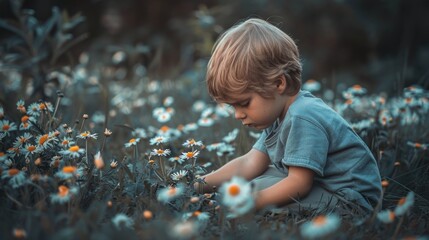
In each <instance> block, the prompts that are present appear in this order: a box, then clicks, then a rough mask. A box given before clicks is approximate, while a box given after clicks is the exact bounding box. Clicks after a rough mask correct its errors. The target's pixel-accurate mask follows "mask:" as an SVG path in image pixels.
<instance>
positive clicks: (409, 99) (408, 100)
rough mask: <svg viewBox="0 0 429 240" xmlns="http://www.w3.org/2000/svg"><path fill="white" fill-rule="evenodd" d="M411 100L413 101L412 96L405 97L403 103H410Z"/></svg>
mask: <svg viewBox="0 0 429 240" xmlns="http://www.w3.org/2000/svg"><path fill="white" fill-rule="evenodd" d="M411 102H413V99H412V98H405V103H408V104H409V103H411Z"/></svg>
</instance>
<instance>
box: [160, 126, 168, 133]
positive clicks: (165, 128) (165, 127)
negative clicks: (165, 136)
mask: <svg viewBox="0 0 429 240" xmlns="http://www.w3.org/2000/svg"><path fill="white" fill-rule="evenodd" d="M169 129H170V128H169V127H167V126H165V125H164V126H162V127H161V128H160V129H159V130H161V131H162V132H167V131H168V130H169Z"/></svg>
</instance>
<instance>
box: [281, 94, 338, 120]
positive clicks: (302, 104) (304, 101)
mask: <svg viewBox="0 0 429 240" xmlns="http://www.w3.org/2000/svg"><path fill="white" fill-rule="evenodd" d="M326 114H328V115H332V114H333V115H337V113H336V112H335V111H334V110H333V109H332V108H331V107H330V106H329V105H327V104H326V103H325V102H324V101H323V100H322V99H320V98H318V97H315V96H314V95H313V94H311V93H310V92H308V91H305V90H301V91H300V92H299V93H298V96H297V97H296V99H295V101H294V102H293V103H292V104H291V106H290V107H289V109H288V115H290V117H301V118H306V117H310V118H313V117H318V116H320V117H322V118H323V116H324V115H326Z"/></svg>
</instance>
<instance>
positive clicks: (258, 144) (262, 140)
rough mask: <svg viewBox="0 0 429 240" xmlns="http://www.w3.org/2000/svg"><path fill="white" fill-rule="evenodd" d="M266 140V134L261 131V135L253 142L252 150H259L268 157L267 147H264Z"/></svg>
mask: <svg viewBox="0 0 429 240" xmlns="http://www.w3.org/2000/svg"><path fill="white" fill-rule="evenodd" d="M266 138H267V133H266V131H263V132H262V133H261V136H259V138H258V140H257V141H256V142H255V144H253V147H252V148H254V149H256V150H259V151H261V152H263V153H265V154H267V155H268V151H267V147H266V146H265V139H266Z"/></svg>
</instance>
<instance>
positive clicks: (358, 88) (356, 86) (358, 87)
mask: <svg viewBox="0 0 429 240" xmlns="http://www.w3.org/2000/svg"><path fill="white" fill-rule="evenodd" d="M352 88H353V89H354V90H361V89H362V87H361V86H360V85H353V87H352Z"/></svg>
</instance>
